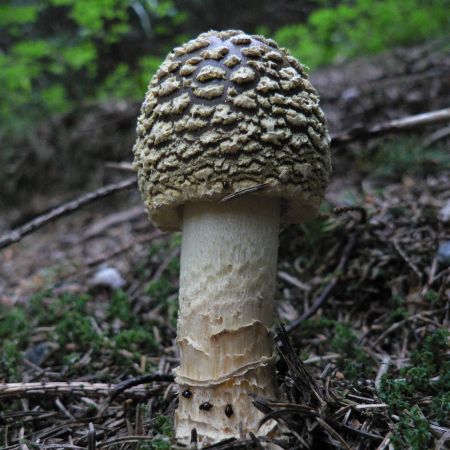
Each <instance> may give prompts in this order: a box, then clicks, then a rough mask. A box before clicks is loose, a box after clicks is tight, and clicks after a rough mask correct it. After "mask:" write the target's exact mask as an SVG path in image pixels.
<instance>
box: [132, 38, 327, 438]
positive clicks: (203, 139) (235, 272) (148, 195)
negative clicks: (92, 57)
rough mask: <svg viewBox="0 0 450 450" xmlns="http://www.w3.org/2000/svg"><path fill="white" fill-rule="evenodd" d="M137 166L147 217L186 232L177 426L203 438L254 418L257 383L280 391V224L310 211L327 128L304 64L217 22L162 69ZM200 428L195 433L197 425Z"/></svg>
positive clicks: (238, 432) (230, 433)
mask: <svg viewBox="0 0 450 450" xmlns="http://www.w3.org/2000/svg"><path fill="white" fill-rule="evenodd" d="M137 134H138V138H137V142H136V145H135V146H134V156H135V159H134V166H135V168H136V169H137V171H138V177H139V186H140V190H141V192H142V196H143V200H144V201H145V204H146V206H147V209H148V212H149V216H150V219H151V220H152V221H153V222H154V223H155V224H156V225H157V226H158V227H159V228H160V229H162V230H168V231H171V230H182V246H181V269H180V293H179V301H180V306H179V315H178V325H177V344H178V347H179V352H180V365H179V367H178V368H177V369H176V370H175V372H176V381H177V383H178V384H179V386H180V392H181V393H182V395H180V396H179V406H178V409H177V411H176V413H175V431H176V437H177V438H178V439H179V440H180V441H181V442H184V443H188V442H189V440H190V437H191V433H192V432H193V431H192V430H193V429H195V430H196V433H197V436H198V443H199V445H200V446H201V445H206V444H208V443H212V442H217V441H220V440H222V439H226V438H230V437H239V436H242V433H243V434H244V435H245V434H247V433H248V432H253V433H256V434H258V435H261V434H265V435H268V434H270V433H271V431H272V430H273V428H274V423H273V422H268V423H266V424H265V425H264V426H263V427H261V428H260V429H258V422H259V420H260V419H261V417H262V414H261V413H260V412H259V411H258V410H257V409H256V408H255V407H254V406H253V405H252V399H251V397H250V396H249V395H248V394H250V393H253V394H256V395H258V396H262V397H266V398H272V399H277V398H280V393H279V391H278V388H277V383H276V378H275V362H276V358H277V357H276V352H275V348H274V341H273V334H272V326H273V323H274V317H275V311H274V303H273V296H274V290H275V283H276V266H277V251H278V234H279V228H280V224H291V223H299V222H302V221H304V220H307V219H309V218H311V217H313V216H314V214H315V213H316V211H317V208H318V206H319V203H320V201H321V199H322V197H323V194H324V191H325V188H326V185H327V182H328V178H329V175H330V171H331V166H330V153H329V142H330V140H329V137H328V133H327V130H326V122H325V117H324V114H323V112H322V110H321V109H320V108H319V99H318V96H317V93H316V91H315V89H314V88H313V86H312V85H311V83H310V82H309V81H308V77H307V75H306V74H305V71H304V68H303V66H302V65H301V64H299V62H298V61H297V60H296V59H295V58H293V57H292V56H290V55H289V53H288V52H287V50H285V49H283V48H279V47H278V45H277V44H276V43H275V42H273V41H272V40H270V39H266V38H264V37H262V36H255V35H247V34H245V33H243V32H241V31H234V30H233V31H223V32H217V31H210V32H207V33H203V34H201V35H200V36H199V37H198V38H196V39H194V40H192V41H190V42H188V43H186V44H184V45H182V46H180V47H177V48H175V49H174V50H173V51H172V52H171V53H170V54H169V55H168V56H167V58H166V60H165V61H164V62H163V64H162V65H161V67H160V68H159V70H158V72H157V73H156V74H155V76H154V77H153V79H152V81H151V83H150V85H149V89H148V92H147V94H146V98H145V101H144V103H143V106H142V112H141V116H140V117H139V120H138V126H137ZM194 433H195V432H194Z"/></svg>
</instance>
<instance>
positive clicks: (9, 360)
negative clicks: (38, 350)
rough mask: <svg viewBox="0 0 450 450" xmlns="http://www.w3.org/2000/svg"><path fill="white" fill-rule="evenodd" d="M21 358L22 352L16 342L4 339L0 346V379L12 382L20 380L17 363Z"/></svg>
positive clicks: (18, 363)
mask: <svg viewBox="0 0 450 450" xmlns="http://www.w3.org/2000/svg"><path fill="white" fill-rule="evenodd" d="M21 360H22V352H21V351H20V349H19V347H18V345H17V343H16V342H14V341H12V340H6V341H3V342H2V345H1V348H0V379H2V378H4V379H5V381H6V382H9V383H13V382H18V381H20V370H19V365H20V361H21Z"/></svg>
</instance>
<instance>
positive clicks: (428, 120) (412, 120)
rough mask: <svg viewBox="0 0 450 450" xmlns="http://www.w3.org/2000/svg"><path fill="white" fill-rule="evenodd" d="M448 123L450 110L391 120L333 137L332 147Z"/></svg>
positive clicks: (356, 128) (445, 109) (353, 129)
mask: <svg viewBox="0 0 450 450" xmlns="http://www.w3.org/2000/svg"><path fill="white" fill-rule="evenodd" d="M446 121H447V122H448V121H450V108H444V109H439V110H437V111H430V112H426V113H423V114H417V115H415V116H409V117H403V118H401V119H395V120H390V121H388V122H383V123H380V124H378V125H374V126H372V127H368V128H366V127H355V128H352V129H350V130H348V131H344V132H341V133H337V134H335V135H333V136H332V137H331V145H332V146H333V147H339V146H341V145H343V144H348V143H350V142H355V141H363V140H368V139H372V138H375V137H379V136H382V135H385V134H389V133H395V132H403V131H408V130H411V129H413V128H414V129H416V128H419V127H424V126H427V125H432V124H435V123H439V122H446Z"/></svg>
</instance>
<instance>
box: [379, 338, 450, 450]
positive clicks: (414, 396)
mask: <svg viewBox="0 0 450 450" xmlns="http://www.w3.org/2000/svg"><path fill="white" fill-rule="evenodd" d="M449 335H450V333H449V331H448V330H446V329H438V330H435V331H434V332H433V333H431V334H430V335H429V336H427V337H426V338H425V339H424V340H423V341H422V342H421V343H420V344H419V345H418V347H417V349H416V350H415V351H414V352H412V354H411V367H407V368H404V369H402V370H400V373H399V374H398V375H396V376H394V375H393V374H388V375H385V376H384V377H383V379H382V383H381V386H380V391H379V395H380V398H381V400H383V401H384V402H386V403H387V404H388V405H389V410H390V412H392V413H395V414H397V415H399V416H400V417H401V419H400V421H399V422H398V423H397V425H396V431H397V433H396V435H395V439H394V441H393V442H394V445H395V446H396V448H398V449H403V448H411V449H417V450H419V449H424V448H429V447H428V443H429V440H430V439H431V434H430V432H429V426H428V421H427V419H426V418H425V416H424V414H425V415H426V417H428V418H429V419H431V418H432V419H435V420H438V421H439V422H441V423H444V424H447V422H446V421H448V419H449V416H450V406H449V405H450V394H449V393H450V361H448V356H447V351H448V348H449V346H448V338H449ZM427 396H429V397H432V401H431V404H425V405H424V406H422V409H423V410H424V413H423V412H422V410H421V409H420V408H419V407H418V406H417V405H416V402H417V400H418V399H420V398H422V397H427Z"/></svg>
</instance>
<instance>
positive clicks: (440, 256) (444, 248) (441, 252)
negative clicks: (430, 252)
mask: <svg viewBox="0 0 450 450" xmlns="http://www.w3.org/2000/svg"><path fill="white" fill-rule="evenodd" d="M436 256H437V260H438V262H439V263H440V264H441V265H442V266H444V267H449V266H450V241H444V242H441V243H440V244H439V247H438V251H437V255H436Z"/></svg>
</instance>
